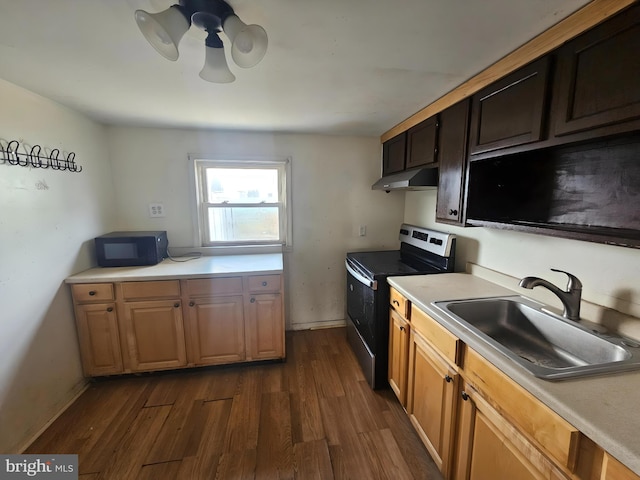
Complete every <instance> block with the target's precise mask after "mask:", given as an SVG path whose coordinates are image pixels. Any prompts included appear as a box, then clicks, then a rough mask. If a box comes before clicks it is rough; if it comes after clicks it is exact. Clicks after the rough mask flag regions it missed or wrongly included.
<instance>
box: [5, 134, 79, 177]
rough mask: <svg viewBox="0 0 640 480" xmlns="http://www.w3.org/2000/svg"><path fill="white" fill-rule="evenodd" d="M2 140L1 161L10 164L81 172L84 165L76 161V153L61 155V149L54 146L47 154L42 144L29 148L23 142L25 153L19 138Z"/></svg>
mask: <svg viewBox="0 0 640 480" xmlns="http://www.w3.org/2000/svg"><path fill="white" fill-rule="evenodd" d="M5 143H6V146H5V145H3V142H2V141H0V163H4V164H7V163H8V164H9V165H19V166H21V167H32V168H51V169H52V170H60V171H63V172H65V171H66V172H75V173H80V172H81V171H82V167H81V166H80V165H78V164H77V163H76V161H75V158H76V154H75V153H73V152H70V153H68V154H67V156H66V157H65V156H64V155H63V156H62V158H61V157H60V150H58V149H57V148H54V149H53V150H51V152H50V153H49V155H46V153H45V152H43V151H42V147H41V146H40V145H34V146H32V147H31V148H28V147H27V146H26V145H24V144H23V146H22V150H23V153H20V152H19V150H20V142H19V141H18V140H11V141H10V142H5Z"/></svg>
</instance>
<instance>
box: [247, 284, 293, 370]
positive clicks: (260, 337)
mask: <svg viewBox="0 0 640 480" xmlns="http://www.w3.org/2000/svg"><path fill="white" fill-rule="evenodd" d="M246 314H247V317H246V322H247V335H248V337H249V340H248V342H247V345H248V348H247V359H248V360H266V359H270V358H282V357H283V356H284V331H283V329H282V296H281V295H280V294H279V293H263V294H259V295H251V296H250V298H249V301H248V303H247V307H246Z"/></svg>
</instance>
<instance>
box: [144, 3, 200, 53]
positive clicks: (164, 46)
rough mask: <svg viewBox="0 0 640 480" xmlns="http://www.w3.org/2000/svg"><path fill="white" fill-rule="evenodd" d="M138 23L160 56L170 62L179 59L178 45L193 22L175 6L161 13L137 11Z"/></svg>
mask: <svg viewBox="0 0 640 480" xmlns="http://www.w3.org/2000/svg"><path fill="white" fill-rule="evenodd" d="M135 17H136V23H137V24H138V27H139V28H140V31H141V32H142V34H143V35H144V37H145V38H146V39H147V41H148V42H149V43H150V44H151V46H152V47H153V48H155V49H156V50H157V51H158V53H159V54H160V55H162V56H163V57H165V58H166V59H168V60H172V61H175V60H177V59H178V55H179V54H178V44H179V43H180V39H181V38H182V36H183V35H184V34H185V33H186V32H187V30H189V27H190V26H191V22H190V21H189V20H187V19H186V18H185V16H184V15H183V14H182V12H180V9H179V8H178V7H177V6H176V5H174V6H172V7H169V8H167V9H166V10H164V11H162V12H160V13H148V12H145V11H144V10H136V13H135Z"/></svg>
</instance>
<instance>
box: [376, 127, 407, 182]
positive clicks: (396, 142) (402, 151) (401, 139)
mask: <svg viewBox="0 0 640 480" xmlns="http://www.w3.org/2000/svg"><path fill="white" fill-rule="evenodd" d="M406 153H407V132H402V133H401V134H400V135H398V136H396V137H393V138H392V139H390V140H387V141H386V142H384V143H383V144H382V174H383V175H387V174H389V173H396V172H401V171H402V170H404V160H405V157H406Z"/></svg>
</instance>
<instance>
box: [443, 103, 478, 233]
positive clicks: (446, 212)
mask: <svg viewBox="0 0 640 480" xmlns="http://www.w3.org/2000/svg"><path fill="white" fill-rule="evenodd" d="M470 104H471V102H470V99H468V98H467V99H465V100H463V101H461V102H458V103H456V104H455V105H453V106H451V107H449V108H447V109H446V110H444V111H443V112H441V113H440V122H439V123H440V128H439V139H438V145H439V147H438V163H439V170H440V172H439V179H438V198H437V204H436V222H439V223H449V224H453V225H464V223H465V215H464V183H465V177H466V175H465V171H466V165H467V137H468V135H467V134H468V131H469V107H470Z"/></svg>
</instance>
